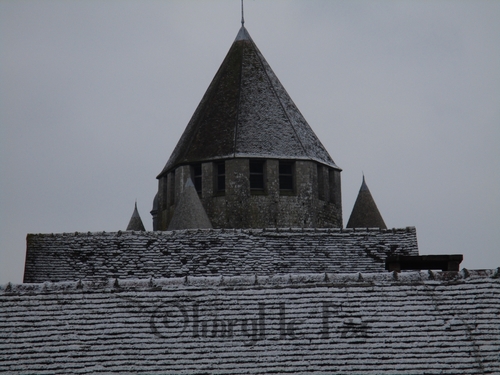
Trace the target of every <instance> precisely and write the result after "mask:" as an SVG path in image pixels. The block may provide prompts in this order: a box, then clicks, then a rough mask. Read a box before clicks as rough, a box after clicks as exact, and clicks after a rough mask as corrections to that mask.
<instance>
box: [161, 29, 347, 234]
mask: <svg viewBox="0 0 500 375" xmlns="http://www.w3.org/2000/svg"><path fill="white" fill-rule="evenodd" d="M340 172H341V170H340V168H339V167H338V166H337V165H336V164H335V163H334V161H333V160H332V158H331V157H330V155H329V154H328V152H327V151H326V149H325V148H324V147H323V145H322V144H321V142H320V141H319V139H318V138H317V137H316V135H315V134H314V132H313V130H312V129H311V128H310V126H309V125H308V123H307V121H306V120H305V119H304V117H303V116H302V114H301V113H300V112H299V110H298V109H297V107H296V106H295V104H294V103H293V101H292V99H291V98H290V97H289V95H288V94H287V92H286V91H285V89H284V88H283V86H282V85H281V83H280V82H279V80H278V78H277V77H276V75H275V74H274V72H273V71H272V70H271V67H270V66H269V65H268V63H267V62H266V60H265V59H264V56H263V55H262V54H261V53H260V51H259V49H258V48H257V46H256V45H255V43H254V42H253V40H252V38H251V37H250V35H249V33H248V31H247V30H246V29H245V27H244V26H243V25H242V27H241V29H240V30H239V32H238V34H237V36H236V39H235V41H234V42H233V44H232V46H231V48H230V50H229V52H228V54H227V56H226V57H225V59H224V61H223V62H222V65H221V66H220V68H219V70H218V71H217V73H216V75H215V77H214V79H213V80H212V83H211V84H210V86H209V87H208V89H207V91H206V93H205V95H204V96H203V98H202V100H201V102H200V104H199V105H198V108H197V109H196V111H195V112H194V114H193V116H192V118H191V120H190V121H189V123H188V125H187V127H186V129H185V131H184V133H183V134H182V136H181V138H180V140H179V142H178V143H177V146H176V147H175V149H174V151H173V153H172V155H171V156H170V159H169V160H168V162H167V164H166V165H165V167H164V168H163V170H162V171H161V173H160V174H159V175H158V177H157V178H158V180H159V185H158V194H157V196H156V197H155V201H154V204H153V210H152V211H151V213H152V215H153V228H154V229H155V230H167V229H168V227H169V224H170V221H171V220H172V217H173V216H174V213H175V210H176V206H177V203H178V202H179V199H180V196H181V192H182V190H183V189H184V187H185V184H186V181H187V179H188V178H191V179H192V181H193V183H194V187H195V189H196V192H197V193H198V196H199V199H200V201H201V203H202V206H203V208H204V209H205V211H206V214H207V215H208V218H209V220H210V222H211V224H212V226H213V227H214V228H265V227H341V226H342V203H341V189H340Z"/></svg>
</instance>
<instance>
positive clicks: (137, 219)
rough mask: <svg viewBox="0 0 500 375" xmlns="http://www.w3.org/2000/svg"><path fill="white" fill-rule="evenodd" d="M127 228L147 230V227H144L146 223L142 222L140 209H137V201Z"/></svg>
mask: <svg viewBox="0 0 500 375" xmlns="http://www.w3.org/2000/svg"><path fill="white" fill-rule="evenodd" d="M127 230H142V231H145V230H146V228H144V224H143V223H142V220H141V216H140V215H139V211H137V202H135V207H134V212H133V213H132V217H131V218H130V221H129V222H128V226H127Z"/></svg>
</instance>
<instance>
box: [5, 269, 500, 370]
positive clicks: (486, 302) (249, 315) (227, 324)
mask: <svg viewBox="0 0 500 375" xmlns="http://www.w3.org/2000/svg"><path fill="white" fill-rule="evenodd" d="M395 276H397V277H395ZM498 276H499V271H498V270H496V271H494V270H489V271H467V272H466V271H465V270H464V271H463V272H460V273H457V272H452V273H428V272H420V273H418V272H416V273H413V272H412V273H406V274H399V275H398V274H392V273H384V274H380V273H377V274H358V273H356V274H324V273H321V274H300V275H296V274H289V275H280V276H272V277H267V276H262V277H254V276H248V277H241V276H239V277H201V278H200V277H187V278H178V279H163V280H154V279H144V280H109V281H106V282H104V283H101V284H99V283H86V282H65V283H56V284H51V283H45V284H23V285H3V286H1V287H0V353H1V355H0V371H2V372H5V373H9V374H28V373H29V374H35V373H36V374H45V373H47V374H49V373H50V374H69V373H73V374H96V373H106V374H167V373H168V374H268V373H278V374H285V373H286V374H292V373H293V374H325V375H326V374H328V375H331V374H334V373H335V374H357V375H373V374H393V375H394V374H406V375H410V374H433V375H437V374H449V375H451V374H453V375H456V374H468V375H474V374H481V375H484V374H491V375H493V374H499V373H500V360H499V353H500V279H499V278H498Z"/></svg>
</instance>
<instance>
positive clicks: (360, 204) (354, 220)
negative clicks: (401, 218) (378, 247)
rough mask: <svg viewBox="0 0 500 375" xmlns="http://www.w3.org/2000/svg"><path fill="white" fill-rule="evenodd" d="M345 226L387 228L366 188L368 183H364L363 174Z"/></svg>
mask: <svg viewBox="0 0 500 375" xmlns="http://www.w3.org/2000/svg"><path fill="white" fill-rule="evenodd" d="M346 228H381V229H387V226H386V225H385V222H384V219H382V215H381V214H380V211H379V210H378V208H377V205H376V204H375V201H374V200H373V197H372V194H371V193H370V190H369V189H368V185H366V182H365V176H363V182H362V184H361V188H360V189H359V194H358V197H357V198H356V202H355V203H354V207H353V209H352V213H351V216H350V217H349V221H348V222H347V225H346Z"/></svg>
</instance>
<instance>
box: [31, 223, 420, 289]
mask: <svg viewBox="0 0 500 375" xmlns="http://www.w3.org/2000/svg"><path fill="white" fill-rule="evenodd" d="M397 254H400V255H418V247H417V234H416V230H415V228H413V227H408V228H402V229H392V230H380V229H367V228H364V229H356V230H353V229H339V228H324V229H323V228H322V229H314V228H311V229H300V228H297V229H293V228H292V229H282V228H280V229H277V228H271V229H198V230H179V231H167V232H116V233H62V234H37V235H34V234H30V235H28V237H27V251H26V264H25V273H24V281H25V282H44V281H64V280H78V279H82V280H96V279H101V278H103V277H104V278H110V277H120V278H124V277H140V278H143V277H150V276H153V277H175V276H185V275H190V276H210V275H253V274H259V275H269V274H276V273H288V272H297V273H298V272H302V273H304V272H358V271H359V272H385V259H386V258H387V256H389V255H397Z"/></svg>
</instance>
